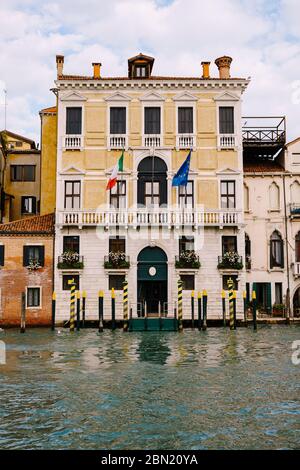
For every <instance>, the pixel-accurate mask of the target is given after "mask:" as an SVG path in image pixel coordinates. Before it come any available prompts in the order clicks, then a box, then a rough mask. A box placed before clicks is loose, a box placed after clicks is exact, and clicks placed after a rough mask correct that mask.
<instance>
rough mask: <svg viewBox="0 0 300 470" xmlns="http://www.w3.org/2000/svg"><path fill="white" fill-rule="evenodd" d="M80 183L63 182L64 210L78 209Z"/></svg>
mask: <svg viewBox="0 0 300 470" xmlns="http://www.w3.org/2000/svg"><path fill="white" fill-rule="evenodd" d="M80 188H81V183H80V181H65V209H80Z"/></svg>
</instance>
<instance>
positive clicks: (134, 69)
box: [128, 54, 154, 78]
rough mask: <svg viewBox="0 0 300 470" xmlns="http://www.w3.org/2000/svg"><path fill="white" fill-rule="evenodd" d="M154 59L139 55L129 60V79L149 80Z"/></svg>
mask: <svg viewBox="0 0 300 470" xmlns="http://www.w3.org/2000/svg"><path fill="white" fill-rule="evenodd" d="M153 63H154V58H153V57H149V56H147V55H144V54H139V55H136V56H134V57H131V58H130V59H128V77H129V78H149V77H150V76H151V72H152V67H153Z"/></svg>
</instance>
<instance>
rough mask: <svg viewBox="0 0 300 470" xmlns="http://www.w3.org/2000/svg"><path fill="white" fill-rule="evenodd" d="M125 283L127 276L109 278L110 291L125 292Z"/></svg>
mask: <svg viewBox="0 0 300 470" xmlns="http://www.w3.org/2000/svg"><path fill="white" fill-rule="evenodd" d="M124 281H125V275H119V274H118V275H112V276H109V281H108V288H109V290H111V289H115V290H123V282H124Z"/></svg>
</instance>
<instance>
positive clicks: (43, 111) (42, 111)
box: [40, 106, 57, 113]
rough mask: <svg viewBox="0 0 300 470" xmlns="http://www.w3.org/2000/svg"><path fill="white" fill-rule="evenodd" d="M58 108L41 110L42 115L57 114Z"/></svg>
mask: <svg viewBox="0 0 300 470" xmlns="http://www.w3.org/2000/svg"><path fill="white" fill-rule="evenodd" d="M56 112H57V108H56V106H51V107H50V108H44V109H41V110H40V113H56Z"/></svg>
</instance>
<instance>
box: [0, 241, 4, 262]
mask: <svg viewBox="0 0 300 470" xmlns="http://www.w3.org/2000/svg"><path fill="white" fill-rule="evenodd" d="M0 266H4V245H0Z"/></svg>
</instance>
